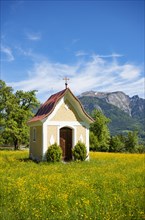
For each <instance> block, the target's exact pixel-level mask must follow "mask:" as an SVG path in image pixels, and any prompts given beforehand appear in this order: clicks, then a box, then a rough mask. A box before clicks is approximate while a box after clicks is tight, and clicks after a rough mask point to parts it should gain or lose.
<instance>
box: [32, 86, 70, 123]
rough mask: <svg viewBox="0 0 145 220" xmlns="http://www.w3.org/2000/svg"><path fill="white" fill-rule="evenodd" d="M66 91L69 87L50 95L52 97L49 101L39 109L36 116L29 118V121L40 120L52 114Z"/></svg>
mask: <svg viewBox="0 0 145 220" xmlns="http://www.w3.org/2000/svg"><path fill="white" fill-rule="evenodd" d="M66 91H67V89H64V90H62V91H60V92H58V93H56V94H54V95H52V96H50V98H49V99H47V101H46V102H45V103H44V104H43V105H42V106H41V107H40V108H39V109H38V111H37V113H36V114H35V116H34V117H33V118H32V119H31V120H29V122H35V121H40V120H42V119H44V118H46V117H47V116H48V115H50V114H51V112H52V111H53V110H54V108H55V106H56V104H57V102H58V101H59V100H60V99H61V98H62V97H63V96H64V94H65V93H66Z"/></svg>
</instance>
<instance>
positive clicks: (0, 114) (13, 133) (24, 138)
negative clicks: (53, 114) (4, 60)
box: [0, 80, 39, 150]
mask: <svg viewBox="0 0 145 220" xmlns="http://www.w3.org/2000/svg"><path fill="white" fill-rule="evenodd" d="M35 93H36V91H35V90H33V91H29V92H24V91H17V92H16V93H14V92H13V89H12V87H9V86H7V85H6V84H5V82H4V81H2V80H0V133H1V137H0V143H1V144H13V145H14V148H15V150H16V149H18V148H19V146H20V144H27V143H28V140H29V127H28V126H27V121H28V120H29V118H30V117H32V116H33V112H32V110H33V109H35V108H36V107H37V106H38V105H39V102H38V100H37V98H36V94H35Z"/></svg>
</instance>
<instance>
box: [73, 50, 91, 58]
mask: <svg viewBox="0 0 145 220" xmlns="http://www.w3.org/2000/svg"><path fill="white" fill-rule="evenodd" d="M86 55H88V53H86V52H85V51H83V50H79V51H76V53H75V56H76V57H80V56H86Z"/></svg>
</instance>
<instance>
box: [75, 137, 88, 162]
mask: <svg viewBox="0 0 145 220" xmlns="http://www.w3.org/2000/svg"><path fill="white" fill-rule="evenodd" d="M72 153H73V156H74V160H81V161H83V160H85V159H86V157H87V149H86V146H85V144H83V143H82V142H80V141H79V142H78V143H77V144H76V145H75V146H74V148H73V150H72Z"/></svg>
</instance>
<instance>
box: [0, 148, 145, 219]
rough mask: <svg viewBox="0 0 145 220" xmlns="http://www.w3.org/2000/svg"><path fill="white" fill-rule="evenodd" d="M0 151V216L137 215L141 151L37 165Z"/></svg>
mask: <svg viewBox="0 0 145 220" xmlns="http://www.w3.org/2000/svg"><path fill="white" fill-rule="evenodd" d="M27 158H28V152H27V151H17V152H14V151H0V166H1V169H0V181H1V182H0V194H1V205H0V219H1V220H57V219H61V220H67V219H70V220H81V219H82V220H85V219H92V220H95V219H96V220H109V219H110V220H122V219H123V220H132V219H134V220H137V219H138V220H141V219H145V215H144V206H145V205H144V204H145V201H144V174H143V169H144V155H141V154H113V153H91V154H90V158H91V159H90V162H71V163H67V164H64V163H55V164H48V163H46V162H42V163H39V164H36V163H34V162H32V161H30V160H28V159H27Z"/></svg>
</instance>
